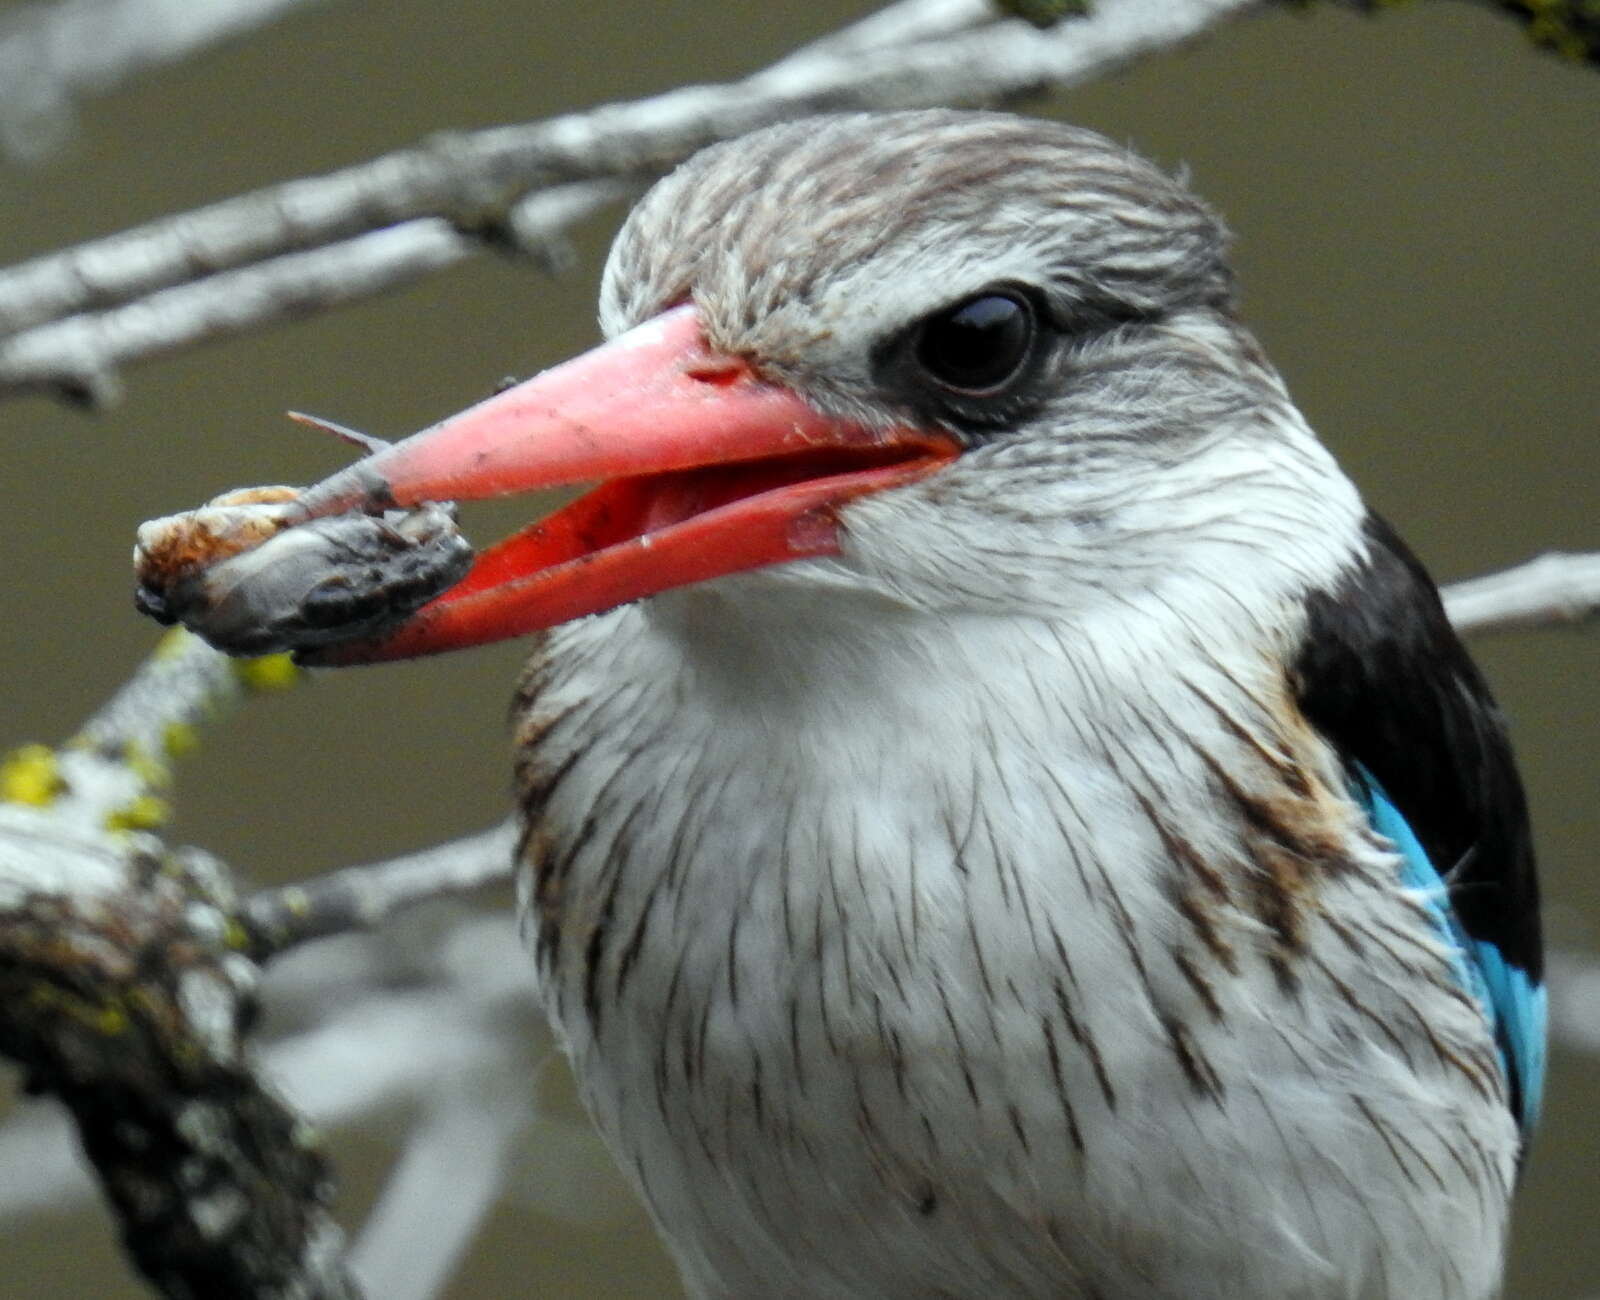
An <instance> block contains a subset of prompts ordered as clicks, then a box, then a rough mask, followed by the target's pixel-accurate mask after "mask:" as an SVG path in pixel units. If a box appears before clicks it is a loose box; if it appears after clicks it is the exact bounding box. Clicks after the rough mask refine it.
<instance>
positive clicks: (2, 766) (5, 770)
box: [0, 745, 67, 808]
mask: <svg viewBox="0 0 1600 1300" xmlns="http://www.w3.org/2000/svg"><path fill="white" fill-rule="evenodd" d="M66 788H67V783H66V781H65V780H63V779H62V776H61V767H60V764H59V762H58V760H57V758H56V752H55V750H53V749H51V748H50V746H49V745H23V746H22V747H21V748H19V749H14V750H12V751H11V752H10V753H9V754H7V755H6V756H5V757H4V758H3V759H0V802H4V803H25V804H31V805H33V806H34V807H35V808H43V807H44V806H45V805H46V804H49V803H51V802H53V801H54V800H55V798H56V797H57V796H58V795H60V794H61V793H62V792H63V791H64V790H65V789H66Z"/></svg>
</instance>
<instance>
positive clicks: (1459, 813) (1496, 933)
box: [1293, 515, 1544, 983]
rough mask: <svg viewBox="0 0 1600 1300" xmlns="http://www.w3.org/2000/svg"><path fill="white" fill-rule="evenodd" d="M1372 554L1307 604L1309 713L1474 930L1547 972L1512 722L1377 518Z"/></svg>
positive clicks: (1416, 566)
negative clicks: (1366, 779)
mask: <svg viewBox="0 0 1600 1300" xmlns="http://www.w3.org/2000/svg"><path fill="white" fill-rule="evenodd" d="M1364 531H1365V534H1366V538H1367V542H1368V547H1369V554H1368V556H1367V559H1366V561H1365V563H1363V564H1360V565H1358V566H1356V567H1355V568H1353V569H1351V570H1350V571H1349V572H1348V573H1347V574H1346V575H1345V576H1344V577H1343V579H1341V581H1340V582H1339V585H1338V586H1337V587H1336V588H1335V589H1333V590H1332V591H1329V592H1319V593H1317V594H1315V595H1313V596H1312V597H1311V598H1310V600H1309V601H1308V602H1307V605H1308V610H1307V613H1308V624H1307V629H1306V641H1305V645H1304V646H1303V647H1302V648H1301V651H1300V654H1299V656H1298V658H1297V659H1296V661H1295V664H1294V669H1293V672H1294V682H1295V688H1296V691H1297V693H1298V696H1299V703H1300V707H1301V710H1302V711H1303V712H1304V714H1305V716H1306V718H1307V719H1308V720H1309V721H1310V722H1311V723H1312V725H1313V726H1315V727H1316V728H1317V729H1318V730H1319V731H1320V732H1321V733H1322V734H1323V735H1324V736H1325V737H1326V738H1327V739H1328V741H1329V743H1331V744H1332V745H1333V746H1334V747H1335V749H1336V750H1338V751H1339V753H1340V756H1341V757H1342V758H1343V760H1344V761H1345V763H1346V764H1355V763H1359V764H1361V766H1363V767H1364V768H1366V769H1367V771H1369V772H1370V773H1371V774H1372V775H1373V776H1374V777H1376V778H1377V780H1378V783H1379V784H1380V785H1381V786H1382V787H1383V789H1384V791H1385V792H1386V793H1387V794H1388V796H1389V798H1390V800H1391V801H1392V802H1393V803H1394V805H1395V807H1396V808H1397V809H1399V811H1400V813H1401V815H1402V816H1403V817H1404V818H1405V819H1406V821H1407V823H1409V825H1410V826H1411V828H1412V830H1413V831H1414V832H1415V833H1416V836H1417V839H1418V841H1419V842H1420V843H1421V844H1422V847H1423V849H1424V850H1426V852H1427V854H1428V857H1429V859H1430V860H1431V861H1432V862H1433V864H1434V867H1435V868H1436V869H1437V870H1438V872H1439V873H1440V875H1442V876H1443V877H1444V878H1445V879H1446V880H1447V881H1448V882H1449V883H1450V898H1451V903H1452V905H1453V907H1454V910H1455V913H1456V915H1457V917H1458V918H1459V919H1460V922H1461V925H1462V927H1463V928H1464V929H1465V931H1466V932H1467V934H1468V935H1469V936H1470V937H1471V938H1473V939H1478V940H1483V941H1485V942H1488V943H1492V944H1494V945H1495V947H1497V948H1498V949H1499V950H1500V952H1501V954H1502V955H1503V956H1504V957H1505V958H1506V960H1507V961H1509V962H1511V963H1512V964H1513V965H1515V966H1518V967H1520V968H1521V969H1522V970H1524V971H1526V972H1527V973H1528V976H1529V977H1530V979H1532V980H1533V981H1534V982H1535V983H1537V982H1539V981H1540V980H1541V979H1542V978H1543V974H1544V953H1543V945H1542V942H1541V939H1540V930H1539V886H1538V881H1537V879H1536V877H1535V873H1534V861H1533V843H1532V838H1531V835H1530V833H1529V829H1528V811H1527V801H1526V799H1525V797H1524V795H1523V791H1522V781H1521V778H1520V777H1519V776H1518V775H1517V769H1516V764H1515V761H1514V760H1513V758H1512V754H1511V744H1510V741H1509V740H1508V739H1507V737H1506V729H1505V723H1504V721H1503V719H1502V718H1501V716H1500V710H1499V709H1498V707H1496V705H1495V702H1494V699H1493V697H1492V696H1491V695H1490V694H1489V688H1488V686H1487V685H1486V684H1485V683H1484V680H1483V676H1482V674H1481V673H1479V671H1478V669H1477V666H1476V665H1475V664H1474V663H1473V662H1472V660H1471V659H1470V658H1468V656H1467V652H1466V649H1465V648H1464V647H1463V646H1462V644H1461V642H1460V640H1459V639H1458V638H1457V636H1456V634H1455V630H1454V629H1453V628H1452V627H1451V626H1450V621H1449V619H1448V618H1447V617H1446V616H1445V612H1444V607H1443V605H1442V604H1441V603H1440V600H1439V593H1438V590H1437V588H1435V586H1434V585H1433V580H1432V579H1431V578H1429V577H1428V574H1427V571H1426V570H1424V569H1423V567H1422V565H1421V563H1420V562H1419V561H1418V560H1417V558H1416V557H1415V556H1414V555H1412V553H1411V551H1410V550H1409V549H1408V548H1407V547H1406V544H1405V543H1404V542H1402V541H1401V540H1400V538H1399V537H1398V536H1397V535H1396V534H1395V532H1394V530H1393V529H1392V528H1390V527H1389V525H1388V524H1387V523H1386V522H1384V521H1383V520H1382V519H1380V518H1378V516H1376V515H1369V516H1368V517H1367V521H1366V525H1365V530H1364Z"/></svg>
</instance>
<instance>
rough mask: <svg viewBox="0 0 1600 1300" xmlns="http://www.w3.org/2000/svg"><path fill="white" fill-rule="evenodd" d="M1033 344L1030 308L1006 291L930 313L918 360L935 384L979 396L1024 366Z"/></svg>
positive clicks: (982, 295) (970, 299)
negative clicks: (933, 314)
mask: <svg viewBox="0 0 1600 1300" xmlns="http://www.w3.org/2000/svg"><path fill="white" fill-rule="evenodd" d="M1032 346H1033V308H1032V307H1031V306H1030V305H1029V304H1028V301H1027V300H1026V299H1025V298H1021V297H1017V296H1014V295H1012V294H1009V293H984V294H979V295H978V296H977V297H976V298H968V299H967V301H966V302H963V303H959V304H957V305H956V306H954V307H951V308H950V309H949V310H947V311H942V312H940V313H939V314H938V315H937V316H930V317H928V319H927V320H926V321H924V322H923V324H922V330H921V332H920V333H919V334H918V335H917V347H916V356H917V363H918V364H919V365H920V366H921V367H922V369H923V370H924V371H925V372H927V374H928V375H929V376H931V377H932V378H933V379H934V380H936V381H937V382H938V383H940V384H942V385H944V386H945V387H946V388H952V389H955V390H956V391H957V392H961V393H967V394H970V395H972V396H983V395H986V394H989V393H993V392H995V391H996V390H998V389H999V388H1001V387H1003V386H1004V385H1005V383H1006V381H1007V380H1009V379H1011V378H1012V377H1013V376H1014V375H1016V373H1017V372H1018V371H1019V370H1021V369H1022V364H1023V362H1025V361H1026V360H1027V359H1028V352H1029V349H1030V348H1032Z"/></svg>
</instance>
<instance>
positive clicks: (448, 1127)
mask: <svg viewBox="0 0 1600 1300" xmlns="http://www.w3.org/2000/svg"><path fill="white" fill-rule="evenodd" d="M529 1118H530V1115H529V1106H528V1103H527V1097H526V1095H525V1090H519V1091H516V1092H508V1091H507V1090H505V1089H501V1090H498V1091H495V1092H484V1093H481V1094H477V1095H473V1094H462V1093H456V1094H453V1095H447V1096H446V1097H444V1098H441V1099H439V1100H438V1101H437V1102H436V1103H435V1104H434V1105H433V1106H431V1107H430V1108H429V1109H428V1111H427V1112H426V1113H425V1114H424V1116H423V1120H422V1122H421V1124H419V1125H418V1126H417V1127H416V1128H415V1129H414V1130H413V1131H412V1133H411V1135H410V1138H409V1140H408V1141H407V1142H406V1148H405V1153H404V1154H403V1155H402V1156H401V1158H400V1163H399V1164H398V1165H397V1166H396V1168H395V1170H394V1172H393V1173H391V1174H390V1175H389V1181H388V1183H387V1185H386V1186H385V1187H384V1190H383V1196H382V1198H381V1199H380V1200H379V1201H378V1204H377V1206H376V1207H375V1208H374V1209H373V1211H372V1213H371V1215H370V1216H369V1217H368V1219H367V1222H366V1225H365V1227H363V1228H362V1230H361V1235H360V1237H358V1238H357V1239H356V1242H355V1244H354V1245H353V1246H352V1247H351V1250H350V1268H351V1271H352V1272H353V1273H354V1274H355V1275H356V1277H357V1278H359V1279H360V1281H361V1284H362V1286H363V1287H364V1288H365V1290H366V1293H367V1294H368V1295H373V1296H384V1297H386V1300H432V1297H433V1296H435V1295H437V1294H439V1292H440V1291H441V1289H442V1288H443V1287H444V1285H445V1283H446V1282H448V1281H449V1280H450V1275H451V1274H452V1273H453V1272H454V1271H455V1267H456V1264H457V1262H458V1261H459V1260H460V1258H461V1256H462V1255H463V1254H464V1253H465V1251H466V1249H467V1247H468V1246H469V1245H471V1243H472V1238H473V1237H474V1236H475V1235H476V1234H477V1231H478V1226H479V1225H480V1224H481V1223H482V1222H483V1220H484V1219H485V1218H486V1217H487V1216H488V1214H489V1211H490V1210H492V1209H493V1208H494V1204H495V1201H496V1200H497V1199H498V1198H499V1195H500V1191H501V1187H502V1185H503V1184H504V1182H505V1173H506V1168H507V1165H508V1164H509V1160H510V1154H511V1146H512V1144H513V1142H515V1140H516V1139H517V1137H518V1135H519V1134H520V1133H521V1132H522V1131H523V1129H524V1128H525V1127H526V1125H527V1122H528V1120H529Z"/></svg>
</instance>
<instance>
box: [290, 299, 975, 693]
mask: <svg viewBox="0 0 1600 1300" xmlns="http://www.w3.org/2000/svg"><path fill="white" fill-rule="evenodd" d="M959 450H960V448H959V445H958V444H957V443H956V442H955V440H954V439H952V438H950V437H949V436H947V435H945V434H942V433H933V432H929V431H926V430H919V429H913V428H891V429H881V428H868V427H866V426H864V425H860V424H855V423H852V422H849V421H845V420H840V419H836V418H834V417H832V416H827V415H823V414H822V413H820V412H818V411H817V410H815V409H814V408H812V407H811V406H809V405H807V404H806V403H805V402H804V401H802V400H801V399H800V398H799V397H798V396H796V395H795V394H794V393H792V392H790V391H789V390H788V389H786V388H782V387H779V386H777V385H774V384H771V383H769V382H766V381H764V380H763V379H761V378H760V377H759V376H758V375H757V374H756V373H755V372H754V370H752V368H751V367H750V365H749V364H748V363H747V362H745V361H743V360H741V359H739V358H737V357H731V356H726V355H721V354H717V353H714V352H711V351H709V350H708V349H707V347H706V344H705V339H704V335H703V333H702V330H701V327H700V318H699V315H698V313H697V312H696V310H695V309H694V307H692V306H684V307H677V308H674V309H672V310H670V311H668V312H665V313H663V314H662V315H661V316H658V317H656V318H655V319H653V320H650V321H646V322H645V323H644V324H642V325H640V326H638V327H637V328H635V329H633V330H630V331H629V332H628V333H626V334H624V335H622V336H621V337H619V338H617V339H614V340H612V341H611V342H609V343H606V344H604V345H602V346H601V347H598V348H595V349H594V350H593V351H591V352H587V353H585V354H584V355H582V356H580V357H577V358H575V359H574V360H572V361H569V362H567V363H565V364H564V365H560V366H557V367H556V368H555V369H553V370H548V371H546V372H545V373H543V374H541V375H538V376H535V377H534V378H533V379H530V380H528V381H527V382H525V383H522V384H519V385H517V386H516V387H514V388H510V389H507V390H506V391H504V392H502V393H499V394H497V395H496V396H494V397H491V398H490V399H489V400H488V401H486V402H482V403H480V404H479V405H477V406H474V407H471V408H470V409H468V410H466V411H463V412H462V413H461V414H459V415H455V416H452V417H450V418H449V419H447V420H445V421H443V422H442V423H440V424H437V425H435V426H434V427H433V428H431V429H425V430H423V431H422V432H421V433H418V434H415V435H413V436H412V437H410V438H407V439H405V440H404V441H403V442H398V443H395V444H394V445H393V446H391V447H388V448H385V449H384V450H381V451H379V452H377V453H375V454H373V455H371V456H368V457H367V458H366V459H364V460H361V461H357V462H356V463H355V464H353V465H351V466H349V467H348V468H346V469H344V470H341V471H339V472H338V473H336V474H334V475H332V476H331V477H329V478H327V479H324V480H323V481H322V482H321V483H318V484H316V485H315V486H314V487H311V488H308V489H307V490H306V492H305V493H304V494H302V496H301V497H300V506H301V508H302V509H303V510H304V511H305V517H306V518H307V519H311V518H318V517H322V516H326V515H333V514H339V513H342V512H344V511H347V510H356V509H359V510H375V509H387V508H390V507H393V506H412V505H417V504H420V503H422V502H425V501H445V500H475V499H482V498H485V497H496V496H507V495H510V494H513V493H520V492H532V491H537V490H541V489H546V488H553V487H558V486H561V485H564V484H572V483H584V482H598V484H599V485H598V486H597V487H595V488H593V489H591V490H590V491H589V492H588V493H586V494H585V495H583V496H581V497H579V498H578V499H577V500H575V501H573V502H571V503H570V504H568V505H566V506H564V507H562V508H561V509H559V510H557V511H556V512H555V513H554V514H552V515H550V516H548V517H547V518H545V519H542V520H540V521H539V522H538V523H535V524H532V525H530V526H529V527H527V528H525V529H523V530H522V531H521V532H519V533H516V534H514V535H513V536H511V537H509V538H507V539H506V540H505V541H503V542H500V543H499V544H498V545H496V546H493V547H491V548H490V549H488V550H486V551H484V552H483V553H482V554H481V555H480V556H479V557H478V559H477V561H476V563H475V564H474V565H473V567H472V569H471V570H470V571H469V572H468V573H467V575H466V577H465V578H463V579H462V580H461V582H460V583H458V584H457V585H456V586H455V587H452V588H451V589H450V590H449V591H447V592H445V593H444V594H443V595H441V596H439V597H438V598H437V599H435V600H434V601H432V602H431V603H429V604H427V605H424V606H423V607H422V608H421V609H420V610H418V611H417V612H416V613H415V614H413V615H412V616H411V617H410V618H408V619H406V620H405V621H404V622H402V623H400V624H399V625H397V626H396V627H394V628H392V629H390V630H389V631H388V632H386V633H384V634H383V635H381V636H379V637H376V638H374V639H371V640H367V641H357V642H351V643H346V644H344V645H339V646H335V647H332V648H330V649H326V650H320V651H317V652H315V653H314V654H311V655H308V656H307V658H308V659H310V661H311V662H315V663H324V664H347V663H367V662H373V661H377V660H384V659H404V658H410V657H413V656H416V655H426V654H435V653H439V652H441V651H445V650H454V649H459V648H462V647H465V646H472V645H481V644H483V643H485V642H489V641H499V640H503V639H505V638H507V637H514V636H520V635H522V634H524V633H527V632H532V631H535V630H537V629H539V628H546V627H553V626H555V625H556V624H558V623H564V622H566V621H568V620H569V619H573V618H578V617H580V616H582V615H584V614H594V613H598V612H600V611H601V610H606V609H611V608H613V607H615V606H617V605H621V604H625V603H626V602H628V601H632V600H638V599H640V598H642V597H645V596H650V595H653V594H655V593H656V592H660V591H666V590H668V589H670V588H673V587H682V586H685V585H687V584H689V583H695V582H703V581H705V580H706V579H708V578H716V577H721V576H722V575H724V574H729V573H736V572H739V571H741V570H745V569H755V568H760V567H763V566H765V565H770V564H781V563H783V562H785V561H787V560H794V559H800V558H803V557H807V556H822V555H834V554H837V553H838V551H839V520H838V510H839V507H840V506H842V505H843V504H845V503H846V502H848V501H850V500H851V499H853V498H855V497H858V496H861V495H863V494H865V493H869V492H877V491H881V490H883V489H884V488H889V487H894V486H896V485H899V484H902V483H908V482H911V481H912V480H914V479H918V478H921V477H923V476H924V475H927V474H929V473H931V472H932V471H934V470H935V469H938V468H939V467H940V466H941V465H944V464H946V463H947V462H948V461H950V460H951V459H952V458H954V457H955V456H956V454H957V453H958V452H959Z"/></svg>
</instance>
